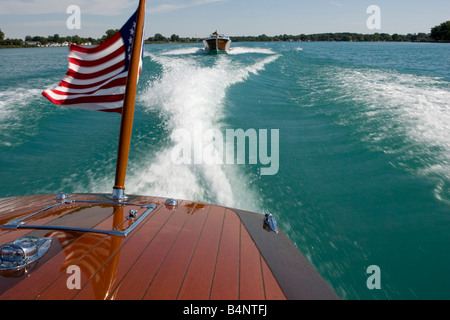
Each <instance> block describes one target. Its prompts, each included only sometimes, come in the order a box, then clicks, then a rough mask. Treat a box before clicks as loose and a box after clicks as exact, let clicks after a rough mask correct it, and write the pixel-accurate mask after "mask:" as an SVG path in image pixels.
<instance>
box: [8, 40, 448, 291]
mask: <svg viewBox="0 0 450 320" xmlns="http://www.w3.org/2000/svg"><path fill="white" fill-rule="evenodd" d="M232 47H233V50H232V51H231V52H230V54H221V55H208V54H205V53H204V52H203V50H202V48H201V45H199V44H197V45H177V44H171V45H147V46H146V47H145V56H144V68H143V72H142V75H141V78H140V81H139V86H138V93H137V103H136V112H135V121H134V127H133V143H132V146H131V152H130V161H129V167H128V175H127V180H126V187H127V189H126V192H127V193H129V194H132V193H134V194H146V195H156V196H163V197H176V198H181V199H193V200H200V201H206V202H211V203H216V204H221V205H227V206H232V207H238V208H242V209H247V210H253V211H258V212H262V213H266V212H271V213H273V214H274V216H275V217H276V218H277V220H278V223H279V225H280V227H281V228H282V229H283V230H284V231H285V232H286V233H287V234H288V236H289V237H290V238H291V239H292V240H293V241H294V243H295V244H296V245H297V246H298V247H299V249H300V250H301V251H302V252H303V253H304V254H305V255H306V256H307V257H308V259H309V260H310V261H311V262H312V263H313V264H314V266H315V267H316V268H317V269H318V271H319V272H320V273H321V274H322V276H323V277H324V278H325V279H326V280H327V281H328V282H329V283H330V284H331V286H332V287H333V288H334V289H335V291H336V292H337V294H338V295H339V296H340V297H341V298H343V299H449V298H450V276H449V270H450V257H449V251H450V250H449V248H450V233H449V230H450V106H449V101H450V45H449V44H428V43H421V44H414V43H233V45H232ZM66 55H67V48H35V49H5V50H0V70H1V73H0V168H1V169H0V181H1V182H2V183H1V185H0V197H10V196H17V195H26V194H39V193H56V192H59V191H65V192H105V193H111V191H112V186H113V184H114V173H115V162H116V154H117V143H118V131H119V126H120V116H119V115H118V114H107V113H102V112H90V111H84V110H77V109H68V108H64V107H57V106H53V105H51V104H50V102H48V101H47V100H46V99H45V98H43V97H42V96H41V92H42V90H44V89H47V88H53V87H55V86H56V85H57V84H58V82H59V81H60V79H61V78H62V76H63V74H64V73H65V72H66V69H67V57H66ZM199 128H201V130H200V129H199ZM226 129H234V130H236V129H243V130H244V131H247V130H249V131H250V130H255V132H259V131H258V130H260V129H267V130H268V132H271V130H276V129H277V130H279V140H278V142H279V144H278V145H279V154H278V157H275V156H274V155H273V158H272V160H273V162H275V160H276V159H278V160H279V161H278V162H279V170H278V171H277V173H276V174H275V175H261V174H260V170H261V168H262V167H265V166H267V165H265V164H264V163H262V161H261V159H260V158H258V161H257V163H256V164H250V160H249V159H246V160H247V161H245V164H237V161H236V162H235V163H230V164H226V162H225V164H219V162H215V164H212V165H210V164H208V163H207V161H208V160H210V159H207V158H205V157H204V158H203V161H202V162H199V163H195V162H192V164H177V163H176V161H174V154H178V153H177V152H178V151H179V150H178V149H179V148H180V146H183V144H180V143H177V141H179V140H177V139H180V132H181V133H184V137H188V138H189V137H190V138H192V137H195V135H196V133H198V132H206V131H208V130H209V131H210V132H211V131H213V132H216V133H219V136H220V133H222V134H223V135H224V136H225V132H226ZM199 130H200V131H199ZM202 130H203V131H202ZM197 142H198V141H197ZM197 142H195V138H194V139H192V146H191V147H192V150H196V149H195V148H196V143H197ZM217 142H218V141H217V139H216V141H215V142H214V143H215V144H214V146H215V147H217V149H216V150H219V151H222V150H223V149H220V144H217ZM276 142H277V141H276V140H271V139H270V137H269V144H268V147H269V151H270V150H272V149H271V146H272V145H271V144H275V143H276ZM177 148H178V149H177ZM188 149H189V148H187V149H186V150H188ZM246 151H247V153H248V154H249V153H250V152H251V151H250V149H247V150H246ZM193 153H195V151H193ZM219 155H220V152H219ZM222 155H223V154H222ZM192 156H193V154H192ZM371 265H377V266H379V268H380V275H381V277H380V278H379V282H380V284H381V289H374V290H370V289H369V288H368V287H367V279H368V278H369V276H371V274H370V273H366V271H367V268H368V267H369V266H371Z"/></svg>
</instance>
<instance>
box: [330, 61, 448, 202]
mask: <svg viewBox="0 0 450 320" xmlns="http://www.w3.org/2000/svg"><path fill="white" fill-rule="evenodd" d="M337 83H338V85H339V87H340V89H341V90H343V93H344V94H343V96H342V97H341V99H344V100H345V99H351V100H352V101H353V102H355V104H354V106H355V107H356V108H358V109H359V110H351V111H350V112H346V114H347V115H351V117H349V118H348V119H346V120H343V121H347V122H348V121H350V122H353V123H360V124H361V127H360V128H359V129H358V130H359V131H360V132H361V133H362V134H363V136H364V140H366V141H367V142H369V143H370V145H371V146H372V148H375V149H377V151H382V152H384V153H387V154H391V155H393V156H394V157H395V158H396V159H397V162H396V163H395V164H394V165H395V166H398V167H401V168H403V169H405V170H410V171H413V172H415V173H418V174H421V175H426V176H428V177H432V178H436V179H437V181H438V182H437V185H436V188H435V197H436V198H437V199H438V200H440V201H442V202H446V203H447V204H450V135H449V132H450V105H449V101H450V84H449V83H448V82H447V81H444V80H442V79H439V78H432V77H428V76H416V75H411V74H401V73H397V72H393V71H379V70H373V69H368V70H354V69H348V70H346V71H342V70H341V72H339V73H338V77H337ZM355 88H358V90H356V91H355Z"/></svg>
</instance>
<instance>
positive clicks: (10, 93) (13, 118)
mask: <svg viewBox="0 0 450 320" xmlns="http://www.w3.org/2000/svg"><path fill="white" fill-rule="evenodd" d="M41 91H42V90H39V89H27V88H16V89H9V90H6V91H2V92H0V146H7V147H9V146H12V145H16V144H18V143H20V142H21V141H22V138H21V137H22V135H25V136H26V135H29V134H31V133H32V128H31V127H30V126H29V123H28V122H27V123H28V124H25V122H24V121H23V119H24V118H30V116H31V117H35V116H38V115H36V114H34V113H30V110H29V103H30V100H31V99H35V98H38V97H40V94H41ZM16 132H19V134H15V133H16Z"/></svg>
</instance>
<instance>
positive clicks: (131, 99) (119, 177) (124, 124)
mask: <svg viewBox="0 0 450 320" xmlns="http://www.w3.org/2000/svg"><path fill="white" fill-rule="evenodd" d="M144 15H145V0H139V8H138V14H137V22H136V29H135V30H136V31H135V36H134V42H133V50H132V54H131V60H130V67H129V71H128V80H127V86H126V90H125V99H124V104H123V111H122V121H121V124H120V136H119V148H118V152H117V165H116V180H115V185H114V188H113V195H112V197H111V198H112V199H115V200H125V199H126V196H125V176H126V172H127V164H128V155H129V152H130V144H131V132H132V129H133V117H134V104H135V101H136V87H137V82H138V76H139V63H140V55H141V47H142V38H143V36H144V35H143V25H144Z"/></svg>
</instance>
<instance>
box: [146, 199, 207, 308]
mask: <svg viewBox="0 0 450 320" xmlns="http://www.w3.org/2000/svg"><path fill="white" fill-rule="evenodd" d="M197 205H198V206H199V205H200V204H197ZM209 208H210V206H207V207H203V208H202V209H200V210H195V209H196V208H194V211H193V213H190V214H189V219H188V220H187V221H186V224H185V225H184V226H183V228H182V229H181V230H180V232H179V234H178V235H177V239H176V240H175V242H174V244H173V246H172V248H171V249H170V252H169V253H168V254H167V256H166V258H165V259H164V262H163V263H162V265H161V267H160V269H159V270H158V273H157V274H156V276H155V278H154V279H153V281H152V283H151V284H150V287H149V288H148V290H147V292H146V294H145V295H144V296H143V299H146V300H147V299H151V300H155V299H158V300H175V299H176V298H177V296H178V292H179V290H180V287H181V284H182V282H183V279H184V276H185V274H186V270H187V269H188V266H189V262H190V260H191V258H192V254H193V252H194V250H195V247H196V245H197V242H198V238H199V236H200V233H201V230H202V229H203V226H204V223H205V220H206V217H207V214H208V211H209Z"/></svg>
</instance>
